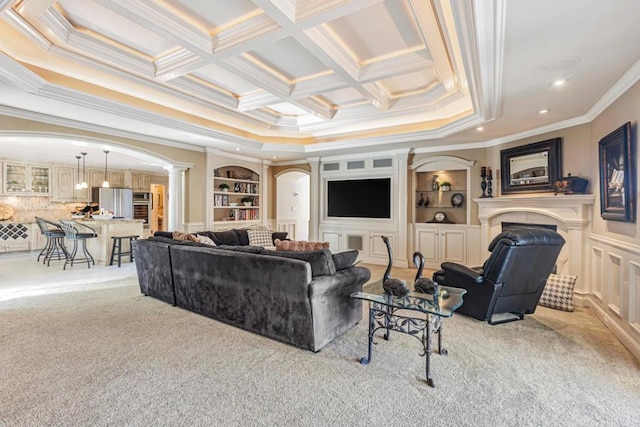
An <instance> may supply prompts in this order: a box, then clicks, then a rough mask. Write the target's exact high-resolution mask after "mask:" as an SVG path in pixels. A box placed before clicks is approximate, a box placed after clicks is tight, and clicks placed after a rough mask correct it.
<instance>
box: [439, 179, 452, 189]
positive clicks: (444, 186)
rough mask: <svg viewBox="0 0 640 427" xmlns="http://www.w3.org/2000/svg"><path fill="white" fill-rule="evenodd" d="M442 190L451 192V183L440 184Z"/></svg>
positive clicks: (443, 182)
mask: <svg viewBox="0 0 640 427" xmlns="http://www.w3.org/2000/svg"><path fill="white" fill-rule="evenodd" d="M440 190H442V191H449V190H451V183H450V182H448V181H442V182H441V183H440Z"/></svg>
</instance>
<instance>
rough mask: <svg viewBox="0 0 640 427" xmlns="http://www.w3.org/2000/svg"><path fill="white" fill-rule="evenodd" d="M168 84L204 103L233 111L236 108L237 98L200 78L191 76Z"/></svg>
mask: <svg viewBox="0 0 640 427" xmlns="http://www.w3.org/2000/svg"><path fill="white" fill-rule="evenodd" d="M169 84H170V85H171V86H173V87H175V88H178V89H180V90H182V91H183V92H185V93H189V94H190V95H192V96H194V97H197V98H200V99H203V100H205V101H206V102H212V103H214V104H218V105H222V106H224V107H227V108H231V109H234V110H236V109H237V108H238V99H237V98H235V97H234V96H232V95H230V94H229V93H225V91H223V90H222V89H220V88H217V87H215V86H214V85H212V84H211V83H208V82H206V81H204V80H202V79H200V78H197V77H193V76H190V77H186V76H185V77H179V78H177V79H173V80H171V82H170V83H169Z"/></svg>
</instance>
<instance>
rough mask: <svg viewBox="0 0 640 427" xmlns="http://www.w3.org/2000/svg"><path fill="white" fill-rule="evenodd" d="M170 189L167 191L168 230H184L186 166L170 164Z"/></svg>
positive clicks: (168, 169)
mask: <svg viewBox="0 0 640 427" xmlns="http://www.w3.org/2000/svg"><path fill="white" fill-rule="evenodd" d="M165 169H166V170H167V171H168V172H169V190H168V191H167V204H168V207H169V212H168V215H169V219H168V221H167V230H168V231H184V230H183V227H184V195H185V191H184V186H185V180H184V172H185V171H186V170H187V168H186V167H180V166H168V167H165Z"/></svg>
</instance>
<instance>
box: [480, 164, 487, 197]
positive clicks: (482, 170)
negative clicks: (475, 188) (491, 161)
mask: <svg viewBox="0 0 640 427" xmlns="http://www.w3.org/2000/svg"><path fill="white" fill-rule="evenodd" d="M480 178H482V182H480V188H482V196H480V197H481V198H486V197H487V195H486V194H485V191H486V190H487V167H486V166H482V167H481V168H480Z"/></svg>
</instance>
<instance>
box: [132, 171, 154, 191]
mask: <svg viewBox="0 0 640 427" xmlns="http://www.w3.org/2000/svg"><path fill="white" fill-rule="evenodd" d="M131 188H133V191H150V190H151V175H147V174H143V173H135V172H133V173H131Z"/></svg>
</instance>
